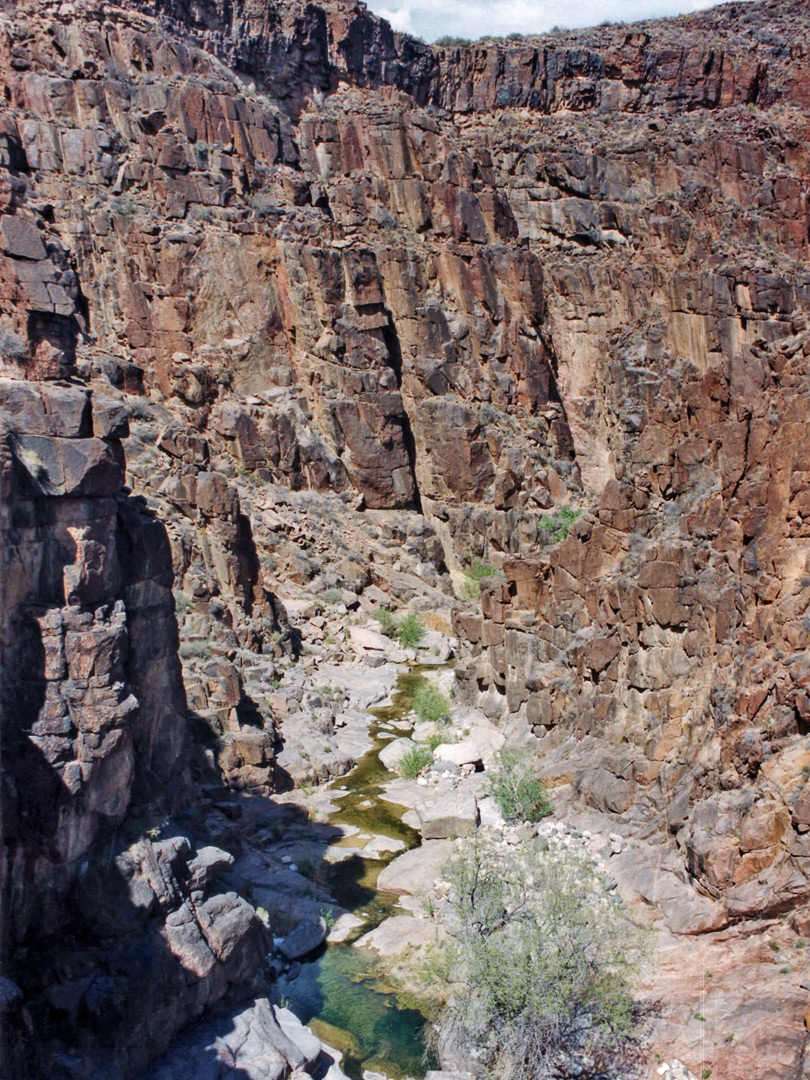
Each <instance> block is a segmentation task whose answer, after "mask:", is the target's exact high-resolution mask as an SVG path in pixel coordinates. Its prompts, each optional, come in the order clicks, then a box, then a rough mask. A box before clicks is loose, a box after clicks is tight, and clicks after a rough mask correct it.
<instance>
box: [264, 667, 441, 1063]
mask: <svg viewBox="0 0 810 1080" xmlns="http://www.w3.org/2000/svg"><path fill="white" fill-rule="evenodd" d="M424 670H425V669H424V668H412V669H411V670H410V671H408V672H407V673H405V674H403V675H400V677H399V679H398V682H397V690H396V691H395V692H394V694H393V698H392V700H393V704H392V705H389V706H385V707H382V708H377V709H373V710H371V711H372V714H373V715H374V717H375V718H376V719H375V720H374V721H372V724H371V729H370V734H371V737H372V747H371V749H370V750H369V752H368V753H367V754H365V755H364V756H363V757H362V758H361V759H360V761H359V762H358V763H357V765H356V766H355V768H354V769H353V770H352V771H351V772H350V773H348V774H347V775H346V776H344V777H341V779H340V780H337V781H335V783H334V785H333V786H334V789H335V791H336V793H339V792H340V791H341V788H346V789H347V790H348V794H346V795H345V796H343V797H342V798H341V799H340V806H339V809H337V810H336V811H335V812H334V813H333V814H331V815H330V816H329V821H330V823H332V824H341V825H355V826H357V827H358V828H359V829H360V830H361V831H362V832H367V833H379V834H382V835H384V836H392V837H395V838H396V839H399V840H402V841H403V842H404V843H405V844H406V846H407V847H408V848H412V847H416V846H418V844H419V834H418V833H417V832H416V831H415V830H414V829H411V828H409V827H408V826H407V825H405V824H404V823H403V821H402V815H403V813H404V812H405V808H404V807H402V806H396V805H394V804H393V803H388V802H385V801H384V800H382V799H381V798H380V790H381V787H382V785H383V784H385V783H386V782H388V781H389V780H390V779H391V773H389V772H388V771H387V770H386V769H385V768H384V767H383V766H382V765H381V764H380V761H379V759H378V756H377V755H378V753H379V751H380V749H381V748H382V747H383V746H385V743H386V741H387V740H386V739H381V738H379V737H378V731H379V729H380V728H384V727H386V725H388V724H389V723H390V722H391V721H392V720H399V719H401V718H402V717H403V716H405V715H406V714H407V713H408V711H409V710H410V707H411V699H412V697H413V692H414V690H415V689H416V686H417V685H418V683H419V680H420V678H421V674H422V672H423V671H424ZM434 670H435V669H434ZM364 802H368V803H370V805H369V806H362V805H361V804H362V803H364ZM353 840H354V838H349V840H348V841H347V843H348V844H349V845H351V846H354V844H353ZM397 854H401V853H399V852H398V853H397ZM395 857H396V855H391V856H388V857H386V858H385V859H358V858H353V859H349V860H347V861H346V862H344V863H338V864H336V865H334V866H333V867H332V868H331V869H330V873H329V881H330V885H331V888H332V895H333V896H334V897H335V899H336V900H337V902H338V903H339V904H340V905H341V907H344V908H347V909H348V910H349V911H352V912H353V913H354V914H356V915H359V916H361V917H362V918H364V919H365V923H364V925H363V926H362V927H361V928H359V930H358V934H357V936H360V935H361V934H366V933H368V931H369V930H372V929H373V928H374V927H375V926H377V925H379V923H381V922H382V920H383V919H385V918H387V917H388V916H389V915H391V914H393V913H394V909H395V908H396V904H397V897H396V896H395V895H393V894H390V893H379V892H377V889H376V885H377V876H378V875H379V873H380V871H381V870H382V868H383V867H384V866H385V865H386V863H387V862H390V860H391V859H393V858H395ZM377 959H378V957H377V954H376V953H374V952H372V951H371V950H367V949H357V948H355V947H354V946H353V945H352V944H351V942H347V943H345V944H340V945H328V946H327V947H326V948H325V949H323V950H322V952H321V953H320V955H318V956H316V958H315V959H314V960H312V961H311V962H309V963H305V964H304V965H303V966H302V969H301V973H300V974H299V975H298V977H297V978H295V979H293V980H292V982H289V983H287V982H286V981H285V982H284V983H283V984H281V985H280V986H279V992H280V994H281V995H283V997H284V998H285V999H286V1002H285V1003H289V1006H290V1008H291V1009H292V1010H293V1012H294V1013H295V1014H296V1015H297V1016H298V1017H299V1018H300V1019H301V1020H302V1021H303V1022H304V1023H305V1024H310V1025H311V1026H312V1029H313V1031H315V1033H316V1034H317V1035H318V1036H319V1037H320V1038H322V1039H323V1040H324V1041H325V1042H327V1043H329V1044H330V1045H331V1046H334V1047H335V1048H336V1049H338V1050H342V1051H343V1053H344V1059H343V1070H344V1072H345V1073H346V1074H347V1075H348V1076H350V1077H352V1078H353V1080H361V1077H362V1075H363V1070H364V1069H372V1070H378V1071H381V1072H384V1073H385V1074H386V1075H388V1076H391V1077H394V1078H398V1077H404V1076H412V1077H415V1078H421V1077H424V1075H425V1072H426V1071H427V1070H428V1069H430V1068H437V1067H438V1066H437V1063H436V1061H435V1060H434V1059H433V1058H432V1056H430V1055H428V1056H426V1053H425V1035H426V1032H427V1021H426V1020H425V1018H424V1016H422V1014H421V1013H420V1012H419V1011H418V1010H416V1009H413V1008H408V1007H406V1006H404V1005H403V1004H401V1003H400V1002H399V1001H398V1000H397V997H396V995H395V994H393V993H387V992H385V990H384V988H383V987H381V986H380V985H379V984H378V983H377V971H376V964H377Z"/></svg>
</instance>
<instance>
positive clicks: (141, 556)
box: [0, 379, 266, 1078]
mask: <svg viewBox="0 0 810 1080" xmlns="http://www.w3.org/2000/svg"><path fill="white" fill-rule="evenodd" d="M0 400H1V401H2V417H3V432H2V451H1V452H2V465H1V466H0V506H2V522H1V528H0V535H1V537H2V544H0V551H1V552H2V554H1V555H0V558H2V569H1V571H0V580H2V588H3V605H2V627H1V630H0V648H1V649H2V665H0V678H1V679H2V683H1V684H0V703H1V705H2V740H1V742H2V781H3V783H2V807H0V810H1V813H0V821H2V840H3V862H2V865H0V919H1V925H2V947H3V959H4V964H3V969H4V972H8V973H10V974H12V975H13V976H14V977H15V978H16V979H18V980H19V982H20V984H21V986H22V987H23V989H24V993H25V1012H24V1013H23V1014H19V999H21V997H22V995H21V994H20V992H19V990H16V991H14V990H13V989H12V988H13V986H14V984H13V983H11V982H10V981H9V980H8V979H6V982H7V983H8V986H9V992H8V997H9V1002H8V1006H9V1007H8V1009H7V1010H6V1009H4V1012H5V1013H6V1018H5V1020H4V1023H3V1029H4V1038H5V1039H6V1040H7V1043H8V1045H7V1046H6V1047H4V1050H5V1055H4V1066H5V1068H6V1069H7V1070H8V1071H7V1075H9V1076H11V1075H14V1076H19V1077H21V1078H22V1077H26V1076H38V1075H49V1076H56V1075H66V1076H67V1075H71V1073H70V1053H71V1049H72V1048H75V1047H77V1046H79V1045H82V1046H84V1047H85V1048H86V1054H85V1055H84V1063H83V1068H84V1069H85V1070H86V1069H88V1068H89V1069H90V1070H91V1072H92V1074H93V1075H98V1076H101V1075H112V1072H111V1070H112V1071H114V1072H115V1074H116V1075H120V1074H121V1073H122V1072H123V1073H125V1074H127V1075H133V1074H135V1073H136V1072H137V1071H138V1070H139V1069H142V1068H143V1067H144V1066H145V1065H146V1064H147V1062H148V1060H149V1059H150V1058H151V1057H152V1056H153V1055H154V1053H155V1051H156V1050H159V1049H160V1048H161V1047H162V1046H165V1045H166V1044H167V1043H168V1041H169V1040H170V1039H171V1038H172V1037H173V1035H174V1034H175V1033H176V1032H177V1031H178V1030H180V1029H181V1028H183V1027H185V1026H186V1025H187V1024H188V1023H189V1021H191V1020H193V1019H194V1018H196V1017H197V1016H199V1015H200V1013H201V1012H202V1011H203V1010H204V1009H205V1008H206V1007H207V1006H209V1005H211V1004H213V1003H214V1002H216V1001H217V1000H218V999H219V998H221V997H222V996H223V995H224V994H225V993H226V991H227V990H228V988H229V987H230V986H232V985H234V984H236V985H240V986H244V985H246V984H249V982H250V980H251V978H253V977H254V976H255V974H256V972H257V971H259V970H260V968H261V965H262V964H263V961H264V955H265V953H266V944H265V942H264V930H263V928H262V926H261V924H260V922H259V921H258V919H257V918H256V914H255V912H254V911H253V908H252V907H251V906H250V905H249V904H248V903H246V902H245V901H244V900H243V899H242V898H240V897H238V896H236V895H235V894H234V893H229V892H225V891H221V890H217V889H216V888H215V887H214V883H215V880H216V878H217V876H218V873H219V872H220V871H221V870H222V869H224V868H226V867H227V866H228V865H230V863H231V862H232V861H233V859H232V857H231V856H230V855H228V854H227V853H225V852H222V851H217V849H213V848H202V849H200V850H199V851H197V852H194V850H193V848H192V845H191V844H190V842H189V840H188V839H186V838H185V837H177V838H173V839H168V840H165V841H161V842H157V841H155V842H153V841H152V840H151V839H149V836H155V837H157V836H158V835H159V833H160V827H159V825H158V824H157V823H159V822H160V821H161V820H162V819H166V815H169V814H171V813H173V812H176V811H177V810H178V809H179V808H180V807H182V805H183V804H184V803H185V802H187V801H188V798H189V765H190V761H191V758H192V757H193V748H192V747H191V745H190V743H189V730H188V726H187V722H186V702H185V694H184V689H183V683H182V679H181V669H180V663H179V659H178V655H177V648H178V636H177V626H176V622H175V616H174V601H173V597H172V591H171V587H172V582H173V574H172V560H171V548H170V544H169V541H168V537H167V535H166V530H165V528H164V527H163V525H162V524H161V523H160V522H159V521H158V520H157V519H156V518H154V517H153V516H151V515H149V514H148V513H147V512H146V509H145V506H144V504H143V500H141V499H137V498H133V497H132V496H131V495H130V494H127V492H126V489H125V488H124V454H123V449H122V444H121V438H122V437H123V436H126V434H127V421H126V416H125V414H124V413H123V412H122V410H121V409H120V407H118V406H117V405H116V404H115V403H114V402H110V401H109V400H105V399H104V398H103V397H95V396H93V395H91V394H90V393H89V392H88V390H87V389H85V388H84V387H83V386H81V385H78V384H76V383H73V384H71V383H68V382H65V383H54V382H50V383H37V382H30V381H18V380H12V379H4V380H0ZM139 831H140V832H141V833H142V834H143V835H142V838H141V839H139V840H137V839H136V840H135V841H134V842H133V837H135V836H137V834H138V832H139ZM139 957H140V960H139V959H138V958H139ZM15 1011H16V1012H17V1013H18V1015H17V1016H16V1017H15V1016H14V1012H15ZM45 1032H47V1033H49V1035H50V1038H51V1040H55V1041H56V1045H57V1047H58V1045H59V1044H60V1043H61V1044H62V1045H63V1047H64V1050H63V1052H61V1053H60V1052H59V1051H58V1050H56V1051H55V1049H54V1044H53V1042H45V1043H42V1042H41V1041H40V1039H39V1038H38V1033H40V1034H41V1033H45ZM54 1054H55V1056H54ZM93 1070H95V1072H93ZM90 1074H91V1073H87V1075H90Z"/></svg>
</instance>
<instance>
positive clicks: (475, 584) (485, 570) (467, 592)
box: [458, 559, 497, 600]
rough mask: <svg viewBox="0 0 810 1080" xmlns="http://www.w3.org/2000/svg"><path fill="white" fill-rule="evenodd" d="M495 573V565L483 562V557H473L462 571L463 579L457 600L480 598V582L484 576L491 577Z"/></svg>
mask: <svg viewBox="0 0 810 1080" xmlns="http://www.w3.org/2000/svg"><path fill="white" fill-rule="evenodd" d="M496 573H497V570H496V569H495V567H494V566H490V565H489V564H488V563H485V562H484V561H483V559H473V561H472V562H471V563H470V565H469V567H468V568H467V569H466V570H465V571H464V579H463V580H462V582H461V587H460V589H459V597H458V598H459V600H480V599H481V582H482V581H483V580H484V578H488V577H492V575H493V574H496Z"/></svg>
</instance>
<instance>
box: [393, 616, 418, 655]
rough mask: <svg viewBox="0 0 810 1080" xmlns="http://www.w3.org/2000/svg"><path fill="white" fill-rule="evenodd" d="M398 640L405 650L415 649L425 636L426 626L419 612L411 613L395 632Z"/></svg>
mask: <svg viewBox="0 0 810 1080" xmlns="http://www.w3.org/2000/svg"><path fill="white" fill-rule="evenodd" d="M395 634H396V639H397V641H398V642H399V643H400V645H401V646H402V647H403V649H414V648H416V646H417V645H418V644H419V642H420V641H421V640H422V638H423V637H424V636H425V624H424V623H423V622H422V616H421V615H420V614H419V613H418V612H417V611H410V612H408V614H407V615H406V616H405V618H404V619H403V620H402V622H400V623H399V624H398V626H397V628H396V631H395Z"/></svg>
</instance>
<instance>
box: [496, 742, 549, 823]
mask: <svg viewBox="0 0 810 1080" xmlns="http://www.w3.org/2000/svg"><path fill="white" fill-rule="evenodd" d="M489 790H490V792H491V794H492V797H493V798H494V799H495V802H496V803H497V804H498V809H499V810H500V812H501V813H502V814H503V816H504V817H505V818H506V820H507V821H540V820H541V819H542V818H544V817H548V815H549V814H550V813H551V812H552V809H553V808H552V805H551V803H550V802H549V801H548V796H547V794H546V789H545V787H544V785H543V782H542V780H539V779H538V778H537V777H536V776H535V774H534V770H533V768H532V764H531V760H530V759H528V758H526V757H525V756H521V755H520V754H518V753H517V751H515V750H502V751H501V752H500V754H498V756H497V757H496V758H495V761H494V763H493V766H492V770H491V773H490V780H489Z"/></svg>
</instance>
